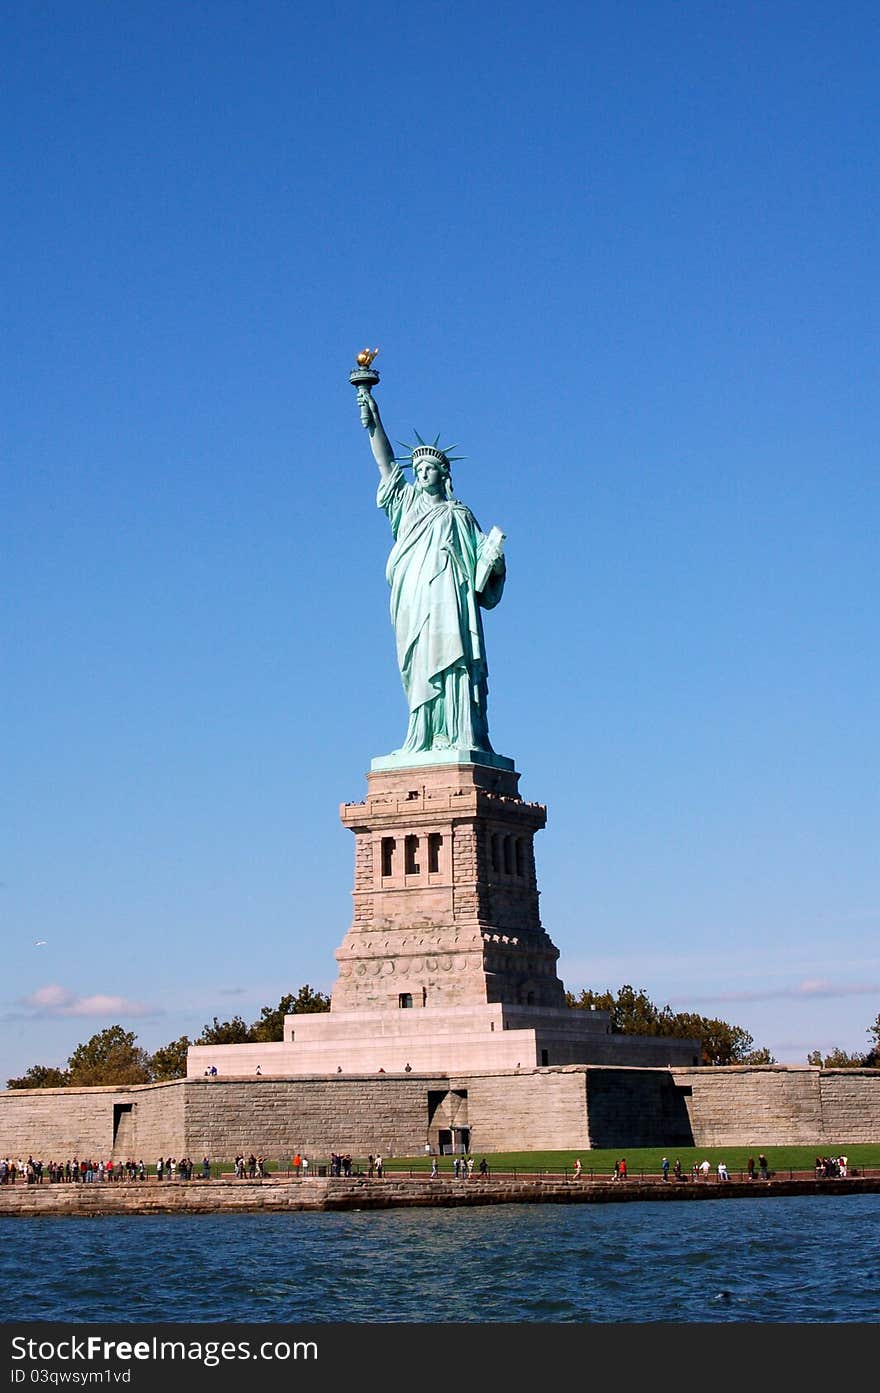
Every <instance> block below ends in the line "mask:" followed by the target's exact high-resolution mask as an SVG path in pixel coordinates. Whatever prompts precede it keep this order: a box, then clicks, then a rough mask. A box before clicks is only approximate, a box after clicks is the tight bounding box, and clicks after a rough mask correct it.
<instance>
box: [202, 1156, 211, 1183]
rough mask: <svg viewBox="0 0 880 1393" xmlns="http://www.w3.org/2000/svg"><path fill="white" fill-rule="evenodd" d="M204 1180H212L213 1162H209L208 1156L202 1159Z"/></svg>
mask: <svg viewBox="0 0 880 1393" xmlns="http://www.w3.org/2000/svg"><path fill="white" fill-rule="evenodd" d="M202 1179H203V1180H210V1179H211V1162H210V1161H209V1160H208V1158H207V1156H203V1157H202Z"/></svg>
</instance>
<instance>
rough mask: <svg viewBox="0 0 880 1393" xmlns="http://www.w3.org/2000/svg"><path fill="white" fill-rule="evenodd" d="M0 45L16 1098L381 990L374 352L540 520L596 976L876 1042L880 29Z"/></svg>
mask: <svg viewBox="0 0 880 1393" xmlns="http://www.w3.org/2000/svg"><path fill="white" fill-rule="evenodd" d="M0 37H2V45H3V50H4V54H5V60H4V68H5V97H4V107H5V112H4V123H3V124H4V142H3V143H4V147H5V171H4V177H5V184H6V188H5V200H4V202H5V208H6V215H5V218H4V230H3V232H2V238H3V243H2V259H0V266H2V271H0V275H2V282H3V286H2V299H3V326H4V327H3V335H2V364H0V368H2V371H0V391H2V394H3V399H4V400H3V418H4V427H3V432H4V440H3V475H4V499H3V509H2V527H3V534H4V535H3V565H4V569H5V590H6V595H7V604H6V606H5V616H4V621H3V622H4V628H5V638H4V664H3V665H4V682H3V712H4V714H3V732H4V737H5V738H4V747H5V748H4V758H3V765H4V770H3V785H4V791H5V792H4V823H5V835H4V838H3V852H2V857H3V861H2V865H0V881H2V888H0V905H2V907H3V920H4V927H3V930H2V933H3V953H2V975H0V1080H5V1078H6V1077H7V1076H8V1075H10V1074H13V1073H19V1072H21V1071H23V1070H24V1069H25V1068H26V1067H27V1066H28V1065H30V1064H33V1063H37V1062H40V1063H46V1064H63V1063H64V1061H65V1060H66V1058H67V1056H68V1054H69V1053H70V1052H71V1050H72V1049H73V1047H74V1046H75V1045H76V1044H77V1043H78V1042H79V1041H81V1040H84V1039H86V1038H87V1037H88V1036H89V1035H91V1034H92V1033H93V1032H94V1031H96V1030H98V1029H101V1028H102V1027H104V1026H106V1025H110V1024H113V1023H114V1022H116V1021H120V1022H121V1023H122V1024H123V1025H125V1026H126V1028H128V1029H135V1030H136V1031H137V1033H138V1037H139V1039H140V1041H141V1043H143V1044H144V1045H146V1046H147V1047H149V1048H154V1047H156V1046H157V1045H159V1044H162V1043H164V1042H165V1041H167V1040H170V1039H172V1038H175V1037H176V1036H178V1035H180V1034H181V1033H183V1032H188V1033H189V1034H191V1035H195V1034H197V1033H198V1032H199V1030H200V1029H201V1027H202V1026H203V1024H204V1023H205V1022H206V1021H208V1020H210V1019H211V1017H212V1016H214V1015H215V1014H216V1015H219V1016H220V1017H221V1018H223V1017H228V1016H230V1015H232V1014H234V1013H236V1012H240V1013H241V1014H242V1015H244V1016H245V1018H246V1019H252V1018H253V1017H254V1016H256V1015H257V1014H258V1012H259V1008H260V1007H261V1006H262V1005H264V1004H267V1003H275V1002H277V1000H278V999H279V997H280V996H281V994H282V993H283V992H285V991H288V990H292V989H294V990H295V989H296V988H297V987H298V986H299V985H300V984H302V983H304V982H309V983H311V985H312V986H313V987H317V988H321V989H323V990H329V989H330V988H331V986H332V984H333V980H334V975H335V973H334V959H333V950H334V948H336V947H337V945H338V944H339V943H340V941H341V939H342V937H343V935H344V933H345V931H346V928H347V927H348V924H349V921H350V888H351V878H352V865H353V840H352V838H351V835H350V833H348V832H347V831H345V830H344V829H343V828H342V827H341V826H340V824H339V821H338V805H339V803H340V802H342V801H349V800H355V799H359V798H360V797H362V796H363V792H364V789H365V784H364V772H365V770H366V769H367V768H368V767H369V761H370V759H371V757H372V756H374V755H377V754H383V753H386V752H387V751H388V750H390V749H392V748H394V747H396V746H397V745H398V744H400V742H401V739H402V737H403V733H404V730H405V723H406V710H405V704H404V698H403V693H402V691H401V688H400V682H399V677H398V673H397V667H396V662H395V656H394V644H393V634H392V630H391V627H390V622H389V618H388V609H387V603H388V600H387V587H386V584H385V580H384V563H385V557H386V554H387V551H388V547H389V540H390V539H389V535H388V531H387V523H386V520H385V518H384V516H383V515H382V514H381V513H379V512H378V510H377V509H376V507H375V482H376V478H375V466H374V464H373V460H372V456H371V454H370V451H369V448H368V442H367V439H366V436H365V434H364V432H363V431H362V429H361V426H360V424H359V420H358V414H357V410H356V406H355V399H354V392H353V390H352V388H351V387H350V385H349V383H348V372H349V369H350V367H351V366H352V365H353V359H354V353H355V352H356V350H357V349H359V348H361V347H363V346H364V345H365V344H370V345H380V347H381V354H380V357H379V359H378V360H377V367H379V368H380V369H381V371H382V383H381V385H380V387H379V389H378V391H377V396H378V397H379V400H380V401H381V405H382V408H383V412H384V415H385V419H386V421H387V423H388V426H389V432H390V434H391V435H392V437H394V438H404V439H406V438H411V431H412V429H413V427H415V428H416V429H417V430H419V431H420V432H421V434H422V435H425V436H429V437H431V438H432V437H433V436H434V435H435V434H436V433H437V432H438V431H440V432H442V437H443V439H444V440H446V441H455V442H457V443H458V444H459V446H460V449H461V452H462V453H463V454H465V455H466V456H467V458H466V460H463V461H462V462H461V463H460V464H459V465H458V466H457V467H456V472H455V484H456V490H457V492H458V494H459V496H460V497H461V498H463V499H464V501H465V502H467V503H468V504H470V506H471V507H472V509H473V510H474V512H475V513H476V515H477V517H478V519H479V520H480V522H481V523H482V524H483V526H484V527H485V528H487V529H488V527H489V526H490V525H491V524H493V523H496V524H498V525H499V526H501V527H502V528H503V530H504V531H505V532H506V533H507V534H508V543H507V550H508V566H509V572H508V577H509V578H508V585H507V590H506V592H505V596H504V600H503V603H502V604H501V605H500V607H499V608H498V609H496V610H494V611H492V612H491V613H490V614H489V615H488V616H487V619H486V633H487V649H488V655H489V664H490V687H491V693H490V723H491V728H492V735H493V742H494V744H495V747H496V749H498V750H499V751H501V752H502V753H505V754H508V755H510V756H512V757H513V758H514V759H515V760H516V763H517V767H518V769H519V770H520V771H521V774H522V779H521V789H522V792H523V794H524V795H525V796H526V797H528V798H530V799H535V800H539V801H541V802H545V803H547V805H548V808H549V819H548V826H547V830H546V831H545V832H543V833H541V835H540V837H539V839H538V843H537V853H538V867H539V876H540V882H541V886H542V891H543V898H542V917H543V920H544V924H545V926H546V928H547V930H548V932H549V933H550V935H551V937H552V938H553V939H554V941H555V942H556V944H557V945H558V946H559V948H560V950H561V959H560V971H561V974H562V976H563V979H564V981H565V983H566V985H567V986H568V987H570V988H572V989H574V990H578V989H579V988H581V987H583V986H593V987H597V988H604V987H606V986H611V987H617V986H619V985H620V984H621V983H623V982H630V983H632V984H633V985H635V986H637V987H639V986H643V987H645V988H646V989H647V991H648V992H649V993H650V995H651V996H652V997H653V998H654V999H655V1000H657V1001H658V1002H660V1003H663V1002H666V1001H668V1002H670V1003H671V1004H672V1005H673V1007H675V1008H676V1009H694V1010H699V1011H701V1012H703V1013H704V1014H707V1015H715V1014H719V1015H721V1016H723V1017H724V1018H725V1019H728V1020H732V1021H735V1022H736V1023H738V1024H741V1025H743V1026H745V1027H746V1028H747V1029H748V1030H749V1031H750V1032H751V1033H752V1034H753V1036H754V1037H755V1043H756V1044H757V1045H768V1046H769V1047H770V1048H771V1049H772V1051H773V1053H774V1054H775V1055H776V1057H777V1058H779V1059H780V1060H782V1061H785V1062H789V1061H791V1062H801V1063H802V1062H804V1059H805V1056H806V1053H807V1051H808V1050H809V1049H811V1048H813V1047H822V1048H830V1047H831V1046H832V1045H834V1044H839V1045H842V1046H844V1047H845V1048H848V1049H852V1050H862V1049H864V1048H865V1047H866V1046H867V1043H868V1041H867V1037H866V1034H865V1031H866V1029H867V1027H868V1025H869V1024H870V1023H871V1022H872V1021H873V1019H874V1018H875V1016H876V1015H877V1012H878V1010H880V935H878V928H880V886H878V832H880V817H878V759H877V715H878V633H877V591H878V586H877V581H878V575H877V571H878V565H877V526H878V513H880V506H878V505H880V499H878V483H877V477H878V476H877V440H878V435H880V419H878V418H880V411H878V380H877V356H878V355H877V349H878V308H880V305H878V299H880V297H878V276H877V267H878V207H880V199H878V192H880V189H878V141H877V120H876V116H877V107H876V99H877V90H878V76H880V74H878V56H880V34H878V23H877V12H876V7H875V6H874V5H872V4H869V3H864V4H858V3H855V4H847V5H843V6H828V5H827V4H819V3H815V2H814V0H802V3H793V2H792V3H770V4H767V3H750V2H749V0H742V2H741V3H731V4H726V5H719V4H706V3H687V2H686V3H673V0H659V2H658V3H651V4H646V3H620V0H613V2H612V0H606V2H605V3H590V2H589V0H587V2H586V3H580V4H573V3H571V4H558V3H553V0H550V3H545V4H544V5H542V6H537V5H534V4H526V3H522V2H521V0H513V3H505V4H501V3H495V2H494V0H490V3H483V4H480V5H473V4H463V3H455V2H453V3H443V4H423V3H408V4H402V3H399V0H391V3H385V4H378V3H376V4H372V5H369V4H367V5H358V6H352V5H341V4H325V5H322V6H320V7H319V6H307V7H306V6H300V5H298V4H295V3H280V2H279V3H271V2H269V0H267V2H266V3H261V2H260V0H248V3H243V0H242V2H241V3H240V2H239V0H212V3H210V4H209V3H187V4H185V5H179V4H172V3H152V4H150V3H144V2H143V0H130V3H127V4H125V5H111V4H104V3H94V2H92V3H82V4H77V5H70V4H66V3H60V0H50V3H43V4H41V3H36V0H34V3H30V4H26V5H22V4H9V3H7V4H6V5H5V6H4V7H3V10H2V35H0ZM38 940H45V943H40V944H39V945H38Z"/></svg>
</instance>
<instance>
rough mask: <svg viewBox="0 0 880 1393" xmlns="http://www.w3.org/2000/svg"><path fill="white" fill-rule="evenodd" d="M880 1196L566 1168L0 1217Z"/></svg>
mask: <svg viewBox="0 0 880 1393" xmlns="http://www.w3.org/2000/svg"><path fill="white" fill-rule="evenodd" d="M828 1194H831V1195H852V1194H861V1195H864V1194H880V1176H858V1177H847V1178H846V1179H842V1178H840V1177H833V1178H822V1179H816V1178H814V1177H808V1178H804V1179H799V1180H795V1179H785V1180H777V1179H773V1180H755V1181H748V1180H730V1181H726V1182H725V1181H716V1180H714V1179H713V1180H707V1181H687V1182H675V1181H668V1182H664V1181H662V1180H660V1179H652V1180H633V1179H627V1180H624V1181H614V1180H610V1179H608V1180H604V1179H603V1180H596V1179H593V1180H584V1179H579V1180H575V1179H573V1178H572V1177H565V1176H528V1177H522V1176H519V1177H514V1176H510V1175H504V1174H499V1175H496V1176H490V1177H488V1178H486V1179H483V1178H482V1177H470V1178H469V1179H467V1180H456V1179H454V1178H452V1177H448V1178H447V1177H440V1178H437V1179H433V1180H432V1179H430V1178H429V1177H428V1176H425V1177H412V1176H406V1177H400V1178H398V1177H396V1176H395V1175H394V1173H393V1172H392V1173H391V1174H386V1175H385V1176H384V1177H383V1178H382V1179H381V1180H378V1179H369V1178H367V1177H365V1176H364V1177H361V1176H359V1177H354V1178H339V1177H326V1178H324V1177H314V1178H313V1177H309V1179H308V1180H303V1179H296V1178H295V1177H289V1178H288V1177H285V1178H284V1179H275V1178H272V1179H266V1180H232V1179H228V1180H227V1179H223V1180H209V1181H204V1180H190V1181H167V1182H162V1183H157V1182H156V1181H145V1182H140V1183H138V1182H127V1183H125V1182H111V1183H104V1184H100V1183H97V1182H96V1183H94V1184H91V1185H87V1184H75V1185H71V1184H57V1183H56V1184H51V1185H50V1184H48V1183H46V1182H44V1183H43V1184H32V1185H28V1184H26V1183H24V1184H23V1183H22V1182H21V1181H18V1182H16V1183H15V1184H14V1185H4V1186H2V1187H0V1218H3V1217H9V1218H40V1217H47V1218H50V1217H51V1218H93V1217H94V1218H97V1217H100V1216H104V1215H111V1214H222V1213H229V1214H242V1213H249V1214H261V1213H267V1214H268V1213H296V1212H340V1211H342V1212H344V1211H356V1210H374V1209H450V1208H453V1209H454V1208H470V1207H472V1206H474V1205H497V1204H620V1203H632V1202H635V1201H640V1200H647V1201H650V1202H660V1203H679V1202H681V1201H701V1200H715V1199H772V1198H776V1197H780V1196H791V1195H828Z"/></svg>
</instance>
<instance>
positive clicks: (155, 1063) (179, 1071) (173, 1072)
mask: <svg viewBox="0 0 880 1393" xmlns="http://www.w3.org/2000/svg"><path fill="white" fill-rule="evenodd" d="M189 1046H190V1038H189V1036H188V1035H181V1036H180V1039H179V1040H171V1041H170V1042H169V1043H168V1044H167V1045H162V1046H160V1048H159V1049H158V1050H156V1052H155V1054H154V1055H153V1057H152V1060H151V1068H152V1074H153V1078H154V1080H155V1081H156V1082H157V1083H163V1082H165V1080H167V1079H185V1078H186V1052H187V1050H188V1049H189Z"/></svg>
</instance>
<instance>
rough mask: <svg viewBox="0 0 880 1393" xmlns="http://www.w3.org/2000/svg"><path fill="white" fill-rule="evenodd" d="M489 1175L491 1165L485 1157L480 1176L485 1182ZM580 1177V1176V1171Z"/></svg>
mask: <svg viewBox="0 0 880 1393" xmlns="http://www.w3.org/2000/svg"><path fill="white" fill-rule="evenodd" d="M576 1164H577V1165H578V1166H579V1165H580V1161H578V1162H577V1163H576ZM488 1174H489V1164H488V1162H487V1160H486V1158H485V1156H484V1157H483V1158H482V1160H481V1161H480V1175H481V1176H482V1177H483V1179H484V1180H485V1179H486V1176H487V1175H488ZM578 1175H580V1171H578Z"/></svg>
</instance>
